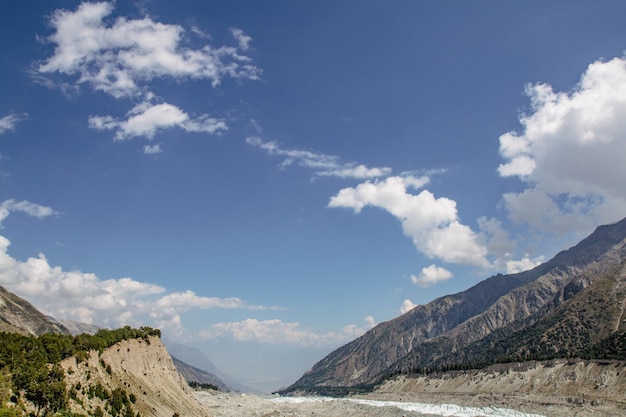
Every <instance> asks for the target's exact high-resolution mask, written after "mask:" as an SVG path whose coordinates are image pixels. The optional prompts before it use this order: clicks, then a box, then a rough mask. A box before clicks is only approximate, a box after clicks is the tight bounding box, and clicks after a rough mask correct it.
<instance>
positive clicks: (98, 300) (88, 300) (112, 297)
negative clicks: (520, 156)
mask: <svg viewBox="0 0 626 417" xmlns="http://www.w3.org/2000/svg"><path fill="white" fill-rule="evenodd" d="M13 212H24V213H26V214H29V215H31V216H34V217H38V218H43V217H47V216H51V215H54V214H56V212H55V211H54V210H52V209H51V208H49V207H45V206H41V205H38V204H34V203H30V202H28V201H20V202H16V201H14V200H6V201H4V202H3V203H2V204H1V205H0V223H1V222H2V220H4V219H6V217H7V216H8V215H9V214H11V213H13ZM10 244H11V242H10V241H9V239H7V238H6V237H4V236H1V235H0V285H3V286H4V287H6V288H7V289H8V290H9V291H13V292H15V293H16V294H18V295H19V296H21V297H25V298H26V299H28V301H30V302H31V303H32V304H34V305H35V306H36V307H37V308H38V309H40V310H42V311H43V312H44V313H46V314H50V315H52V316H54V317H57V318H59V319H70V320H77V321H81V322H84V323H94V324H98V325H102V326H111V327H118V326H123V325H127V324H129V325H145V324H151V323H156V324H157V325H158V327H160V328H161V329H165V330H168V331H171V332H175V333H182V332H183V330H184V329H183V327H182V321H181V317H180V315H181V314H182V313H184V312H186V311H188V310H190V309H194V308H199V309H209V308H221V309H247V310H276V309H278V308H277V307H265V306H259V305H251V304H249V303H247V302H245V301H243V300H241V299H239V298H235V297H232V298H217V297H203V296H198V295H196V294H195V293H193V292H192V291H183V292H174V293H169V294H168V293H166V290H165V288H163V287H161V286H159V285H155V284H151V283H148V282H141V281H137V280H134V279H132V278H128V277H124V278H119V279H107V280H102V279H100V278H98V276H96V275H95V274H93V273H85V272H81V271H79V270H71V271H65V270H63V269H62V268H61V267H58V266H52V265H50V263H49V262H48V259H46V257H45V255H43V254H39V255H38V256H37V257H30V258H28V259H27V260H26V261H19V260H17V259H15V258H13V257H12V256H10V255H9V253H8V249H9V246H10Z"/></svg>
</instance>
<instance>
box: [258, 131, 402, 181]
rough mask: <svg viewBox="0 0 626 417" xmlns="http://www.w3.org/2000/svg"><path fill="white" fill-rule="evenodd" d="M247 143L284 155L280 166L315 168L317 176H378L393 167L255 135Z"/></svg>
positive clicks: (275, 154)
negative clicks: (349, 159) (345, 159)
mask: <svg viewBox="0 0 626 417" xmlns="http://www.w3.org/2000/svg"><path fill="white" fill-rule="evenodd" d="M246 143H248V144H249V145H252V146H256V147H258V148H261V149H263V150H265V151H266V152H267V153H268V154H270V155H274V156H280V157H283V158H284V159H283V161H282V162H281V164H280V166H281V167H282V168H285V167H288V166H289V165H296V166H299V167H303V168H310V169H313V170H315V175H316V176H320V177H323V176H334V177H340V178H355V179H366V178H377V177H383V176H386V175H389V174H390V173H391V168H387V167H373V168H368V167H366V166H365V165H362V164H357V163H355V162H343V161H341V158H339V157H338V156H335V155H327V154H323V153H319V152H313V151H307V150H301V149H287V148H283V147H282V146H280V145H279V144H278V143H277V142H274V141H264V140H263V139H261V138H259V137H255V136H251V137H248V138H247V139H246Z"/></svg>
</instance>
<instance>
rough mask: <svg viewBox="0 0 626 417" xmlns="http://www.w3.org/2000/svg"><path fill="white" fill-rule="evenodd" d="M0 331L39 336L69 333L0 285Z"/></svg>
mask: <svg viewBox="0 0 626 417" xmlns="http://www.w3.org/2000/svg"><path fill="white" fill-rule="evenodd" d="M0 331H5V332H16V333H21V334H25V335H33V336H40V335H42V334H45V333H59V334H70V331H69V330H68V329H66V328H65V327H64V326H63V325H61V324H59V323H55V322H53V321H51V320H49V319H48V318H47V317H46V316H45V315H43V314H42V313H41V312H40V311H39V310H37V309H36V308H35V307H33V306H32V304H30V303H29V302H28V301H26V300H24V299H23V298H20V297H18V296H17V295H15V294H13V293H11V292H9V291H7V290H6V289H5V288H4V287H2V286H0Z"/></svg>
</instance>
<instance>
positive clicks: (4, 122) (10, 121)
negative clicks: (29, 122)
mask: <svg viewBox="0 0 626 417" xmlns="http://www.w3.org/2000/svg"><path fill="white" fill-rule="evenodd" d="M26 118H28V115H27V114H14V113H12V114H9V115H6V116H4V117H3V118H0V135H3V134H5V133H6V132H9V131H11V130H15V125H17V123H18V122H20V121H22V120H24V119H26Z"/></svg>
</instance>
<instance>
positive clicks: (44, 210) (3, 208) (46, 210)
mask: <svg viewBox="0 0 626 417" xmlns="http://www.w3.org/2000/svg"><path fill="white" fill-rule="evenodd" d="M15 212H21V213H25V214H28V215H29V216H32V217H36V218H38V219H43V218H44V217H49V216H56V215H58V214H59V213H58V212H56V211H55V210H53V209H52V208H51V207H47V206H42V205H40V204H36V203H31V202H30V201H26V200H22V201H15V200H13V199H10V200H5V201H3V202H2V204H0V226H2V222H3V221H4V219H6V218H7V217H8V216H9V214H11V213H15Z"/></svg>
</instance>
